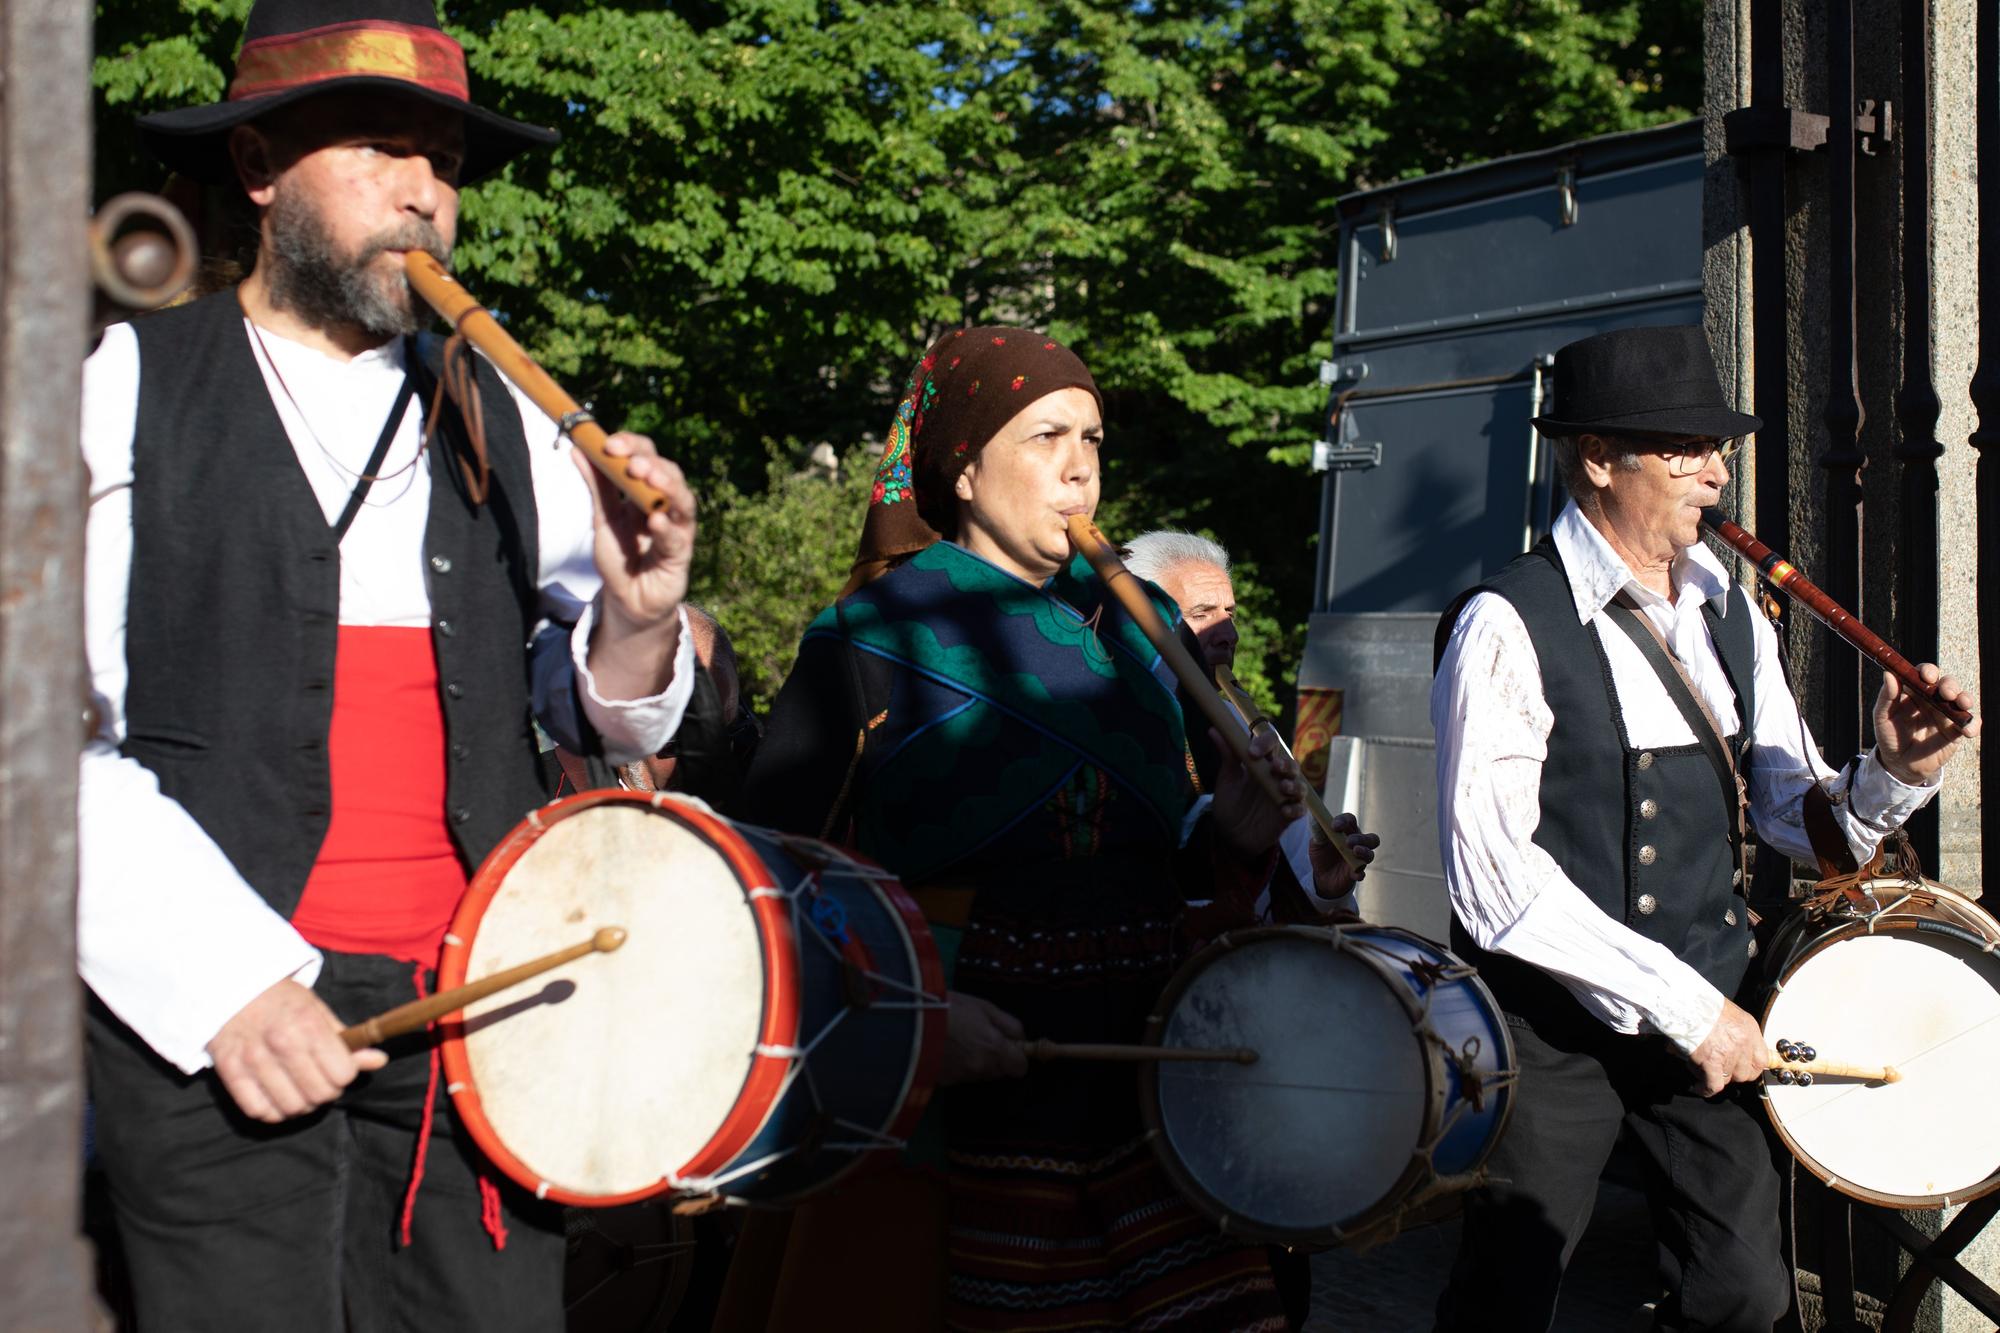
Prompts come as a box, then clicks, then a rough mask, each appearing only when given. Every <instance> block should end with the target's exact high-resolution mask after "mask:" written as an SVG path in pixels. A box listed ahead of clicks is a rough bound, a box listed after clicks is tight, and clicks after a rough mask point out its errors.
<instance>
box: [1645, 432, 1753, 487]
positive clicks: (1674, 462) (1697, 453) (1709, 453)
mask: <svg viewBox="0 0 2000 1333" xmlns="http://www.w3.org/2000/svg"><path fill="white" fill-rule="evenodd" d="M1645 447H1646V449H1647V451H1648V452H1649V453H1656V454H1664V455H1665V456H1666V460H1667V471H1668V472H1669V473H1671V474H1672V475H1673V476H1676V477H1692V476H1693V475H1694V474H1695V473H1697V472H1700V471H1702V470H1703V469H1705V468H1707V466H1708V462H1709V460H1710V459H1711V458H1714V457H1715V456H1716V455H1717V454H1720V455H1721V456H1722V461H1723V462H1725V463H1727V462H1728V461H1729V460H1730V459H1732V458H1734V457H1735V456H1736V451H1737V450H1738V449H1741V448H1742V447H1743V440H1742V437H1740V436H1738V437H1735V438H1732V439H1727V440H1689V441H1687V442H1686V443H1684V444H1656V443H1655V444H1647V445H1646V446H1645Z"/></svg>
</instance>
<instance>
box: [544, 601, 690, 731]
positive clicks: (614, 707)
mask: <svg viewBox="0 0 2000 1333" xmlns="http://www.w3.org/2000/svg"><path fill="white" fill-rule="evenodd" d="M676 614H678V615H679V616H680V622H681V632H680V646H679V647H677V648H676V649H675V650H674V674H673V679H671V680H669V681H668V682H667V688H666V689H664V690H662V691H660V693H658V694H655V695H651V696H649V697H647V698H644V699H606V698H605V697H604V696H603V695H602V694H600V693H598V690H597V680H596V678H595V677H593V676H592V675H591V674H590V662H589V657H590V632H591V629H592V627H593V626H595V625H596V624H597V603H596V602H592V603H591V604H590V605H589V606H586V607H585V608H584V609H583V615H582V616H580V617H578V619H577V622H576V628H575V629H574V630H572V631H571V632H570V638H569V655H570V661H572V662H573V663H575V664H576V682H577V686H578V689H577V698H578V699H579V700H581V702H582V707H583V715H584V717H585V718H587V719H588V720H589V722H590V725H591V726H592V727H595V728H596V729H597V734H598V736H599V738H600V739H601V740H602V741H603V744H604V759H605V762H607V763H609V764H610V765H611V766H612V767H614V768H615V767H617V766H618V765H620V764H629V763H631V762H632V761H633V760H635V759H645V758H647V757H649V756H651V755H656V754H658V753H659V752H660V751H661V749H662V748H664V747H665V745H666V743H667V742H668V741H669V740H671V739H673V735H674V733H675V732H676V731H678V730H680V725H681V717H682V715H683V714H685V713H686V712H687V706H688V701H689V700H690V699H692V698H693V697H694V665H695V659H694V635H693V633H692V632H690V631H689V629H688V619H687V608H686V607H682V608H681V609H680V610H679V611H678V612H677V613H676Z"/></svg>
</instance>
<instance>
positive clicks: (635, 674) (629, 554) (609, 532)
mask: <svg viewBox="0 0 2000 1333" xmlns="http://www.w3.org/2000/svg"><path fill="white" fill-rule="evenodd" d="M570 452H571V461H573V462H574V463H575V464H576V466H577V469H578V470H579V471H581V472H582V473H583V476H584V481H585V483H586V484H587V485H588V486H589V487H590V503H591V508H592V510H593V511H594V514H593V519H594V523H595V544H594V546H593V548H592V554H593V556H594V557H595V559H596V563H597V573H598V576H599V577H600V578H602V579H603V580H604V594H603V596H602V598H600V600H599V603H598V623H597V628H596V630H595V632H594V633H593V634H592V635H591V642H590V670H591V674H592V675H593V676H595V677H596V678H597V683H598V687H599V689H600V690H601V691H603V692H604V693H605V695H606V697H608V698H613V699H643V698H646V697H649V696H651V695H654V694H658V693H659V692H660V691H662V690H664V689H665V688H666V687H667V682H668V680H669V679H671V678H672V676H673V664H674V655H675V652H676V651H677V650H678V648H679V646H680V607H681V603H682V601H684V600H685V599H686V597H687V587H688V570H689V568H690V567H691V566H692V564H693V562H694V539H695V498H694V491H693V490H692V489H691V488H690V487H689V486H688V483H687V478H686V477H685V476H683V475H682V474H681V469H680V465H679V464H677V463H675V462H673V461H672V460H670V459H666V458H662V457H660V455H659V451H658V450H656V449H655V448H654V447H653V442H652V441H651V440H649V439H647V438H646V437H645V436H644V435H634V434H632V433H630V432H628V431H620V432H619V433H618V434H616V435H613V436H611V437H610V438H609V439H608V440H607V441H606V444H605V452H606V453H608V454H609V455H611V456H612V457H613V458H621V459H626V460H629V461H628V462H627V465H626V466H627V470H628V472H629V474H630V475H631V476H632V478H633V479H634V480H637V481H643V482H645V483H647V484H648V485H650V486H652V487H654V488H655V489H657V490H659V491H661V492H663V493H664V494H665V495H666V496H667V503H666V505H665V506H663V507H662V508H660V509H656V510H654V511H653V512H652V513H646V512H644V511H642V510H641V509H640V508H639V507H638V506H637V505H633V504H628V503H626V501H625V498H624V496H623V495H622V494H621V493H620V492H619V490H618V487H617V486H616V485H615V484H613V482H612V480H611V479H610V478H609V477H607V476H605V475H604V474H603V473H602V472H599V471H598V470H597V469H596V468H595V467H593V466H591V463H590V461H589V459H587V458H586V457H585V456H584V454H583V451H582V450H580V449H573V450H571V451H570Z"/></svg>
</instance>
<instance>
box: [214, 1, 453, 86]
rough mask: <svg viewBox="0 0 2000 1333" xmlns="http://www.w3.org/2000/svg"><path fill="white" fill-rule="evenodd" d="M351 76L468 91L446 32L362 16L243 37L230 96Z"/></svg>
mask: <svg viewBox="0 0 2000 1333" xmlns="http://www.w3.org/2000/svg"><path fill="white" fill-rule="evenodd" d="M356 77H366V78H377V79H399V80H401V81H402V82H404V83H414V84H416V85H417V86H418V87H421V88H426V89H429V90H430V91H431V92H434V93H441V94H443V95H444V96H446V97H451V98H456V99H457V100H458V101H461V102H465V101H470V100H471V95H472V91H471V86H470V84H469V83H468V82H467V80H466V75H465V49H464V48H463V47H461V46H460V45H459V44H458V43H457V42H455V41H453V40H452V39H451V38H450V37H449V36H447V35H446V34H444V33H442V32H439V31H438V30H437V29H435V28H419V27H415V26H413V25H411V24H408V23H390V22H386V21H383V20H366V19H364V20H360V21H358V22H354V23H331V24H328V25H327V26H326V27H323V28H308V29H307V30H306V31H304V32H296V33H287V34H285V35H284V36H281V37H260V38H258V39H257V40H256V41H254V42H246V43H245V44H244V46H243V50H242V52H241V53H240V54H239V55H238V56H237V57H236V80H235V82H233V83H231V84H230V85H229V100H230V101H232V102H240V101H243V100H244V99H245V98H250V97H268V96H270V95H271V94H273V93H283V92H290V91H291V90H292V89H294V88H302V87H306V86H308V85H310V84H315V83H325V82H328V81H330V80H333V79H351V78H356Z"/></svg>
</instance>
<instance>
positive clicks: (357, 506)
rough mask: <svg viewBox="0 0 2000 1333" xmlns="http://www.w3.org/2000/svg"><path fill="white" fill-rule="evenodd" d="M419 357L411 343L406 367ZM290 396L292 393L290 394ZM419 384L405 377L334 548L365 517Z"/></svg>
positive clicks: (337, 527) (336, 531) (337, 528)
mask: <svg viewBox="0 0 2000 1333" xmlns="http://www.w3.org/2000/svg"><path fill="white" fill-rule="evenodd" d="M416 354H417V340H416V339H415V338H412V339H410V341H409V345H408V346H407V347H406V348H405V349H404V357H405V362H404V364H406V365H407V364H409V363H410V359H412V358H414V357H415V356H416ZM286 392H287V393H289V392H290V390H286ZM416 392H417V384H416V381H415V380H414V379H412V378H411V377H410V375H409V374H408V373H407V372H406V373H405V374H404V376H403V389H402V392H400V393H398V394H397V395H396V405H395V406H394V407H392V408H390V409H389V419H388V420H387V421H385V422H383V423H382V433H381V434H380V435H378V436H376V437H375V448H374V449H373V450H371V451H370V452H369V454H368V462H367V463H366V464H364V465H363V466H362V469H361V475H360V476H359V477H356V478H355V479H354V490H353V491H352V492H350V493H349V494H348V497H347V505H346V507H345V508H343V509H342V510H341V511H340V517H339V518H337V519H335V520H334V522H333V544H334V545H335V546H338V545H340V543H341V542H343V541H345V540H346V539H347V530H348V529H349V528H351V527H353V526H354V520H355V518H356V516H357V515H359V514H360V513H361V502H362V501H363V500H366V499H367V498H368V492H369V490H370V488H372V487H373V486H374V485H375V478H376V475H377V474H378V473H379V472H380V471H381V470H382V460H383V459H385V458H387V457H388V456H389V444H390V442H391V441H392V440H394V439H395V438H396V430H397V428H398V427H400V426H401V425H402V424H403V413H405V412H407V411H409V408H410V399H411V398H413V397H415V396H416Z"/></svg>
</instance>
